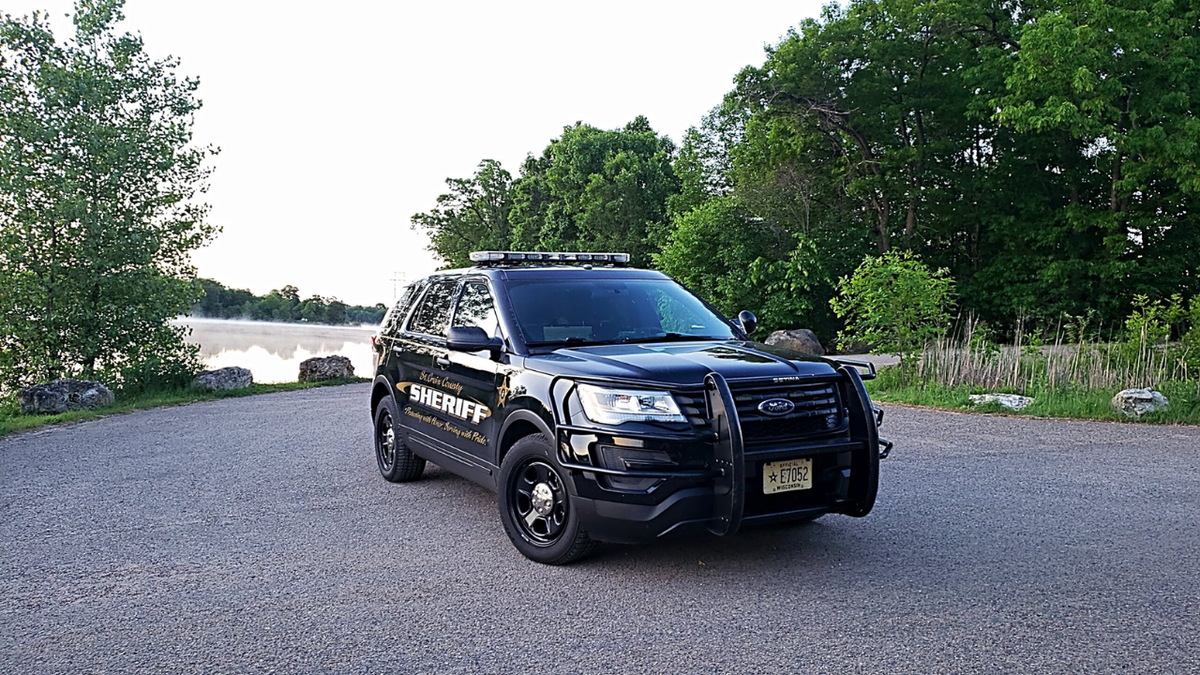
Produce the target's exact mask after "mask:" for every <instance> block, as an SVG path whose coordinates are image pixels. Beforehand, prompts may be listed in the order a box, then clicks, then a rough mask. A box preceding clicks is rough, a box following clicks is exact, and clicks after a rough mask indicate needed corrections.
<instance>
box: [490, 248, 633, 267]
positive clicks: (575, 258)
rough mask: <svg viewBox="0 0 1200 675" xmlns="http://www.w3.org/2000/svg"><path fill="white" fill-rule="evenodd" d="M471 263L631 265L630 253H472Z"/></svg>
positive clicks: (492, 264)
mask: <svg viewBox="0 0 1200 675" xmlns="http://www.w3.org/2000/svg"><path fill="white" fill-rule="evenodd" d="M471 262H473V263H475V265H476V266H479V267H493V266H500V265H520V264H529V263H576V264H583V265H592V264H596V263H599V264H601V265H612V266H614V267H624V266H625V265H628V264H629V254H628V253H583V252H577V253H569V252H562V251H558V252H546V251H471Z"/></svg>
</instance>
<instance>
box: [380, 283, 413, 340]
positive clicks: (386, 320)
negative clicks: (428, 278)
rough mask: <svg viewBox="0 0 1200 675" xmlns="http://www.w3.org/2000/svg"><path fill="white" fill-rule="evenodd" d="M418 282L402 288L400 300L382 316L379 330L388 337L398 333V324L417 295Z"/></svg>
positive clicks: (406, 314) (402, 320)
mask: <svg viewBox="0 0 1200 675" xmlns="http://www.w3.org/2000/svg"><path fill="white" fill-rule="evenodd" d="M419 286H420V284H412V285H410V286H408V287H407V288H405V289H404V293H403V294H402V295H401V296H400V301H399V302H397V303H396V305H395V306H394V307H392V308H391V309H390V310H388V313H387V316H385V317H383V326H382V328H381V331H382V332H383V334H384V335H386V336H388V337H396V336H397V335H399V334H400V325H401V324H403V323H404V319H405V317H407V316H408V310H410V309H412V304H413V300H415V299H416V297H417V290H418V288H419Z"/></svg>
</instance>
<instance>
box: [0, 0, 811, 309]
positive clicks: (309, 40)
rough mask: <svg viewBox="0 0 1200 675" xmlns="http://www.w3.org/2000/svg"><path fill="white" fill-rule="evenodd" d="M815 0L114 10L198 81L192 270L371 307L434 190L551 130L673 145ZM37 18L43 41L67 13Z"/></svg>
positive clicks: (42, 3) (418, 271)
mask: <svg viewBox="0 0 1200 675" xmlns="http://www.w3.org/2000/svg"><path fill="white" fill-rule="evenodd" d="M820 5H821V2H819V1H817V0H800V1H799V2H795V1H793V2H784V1H774V0H742V1H741V2H737V3H731V2H722V3H715V2H710V3H704V2H674V3H667V2H650V1H647V0H643V1H641V2H626V1H621V2H616V1H609V2H594V3H569V2H516V1H507V2H494V1H493V2H470V3H468V2H422V3H413V2H343V3H313V2H283V1H278V2H265V1H262V0H259V1H256V2H247V1H245V0H243V1H241V2H237V1H233V0H205V1H204V2H200V1H198V0H129V2H128V4H127V5H126V7H125V16H126V20H125V22H124V23H123V24H121V25H120V26H119V28H120V29H121V30H122V31H130V32H140V33H141V34H142V36H143V38H144V39H145V41H146V45H147V49H148V50H149V52H150V54H151V56H152V57H154V58H161V57H163V56H166V55H173V56H176V57H178V58H180V59H181V61H182V64H181V67H180V72H181V73H182V74H185V75H189V76H198V77H199V78H200V82H201V85H200V97H201V98H202V99H203V101H204V108H203V109H202V110H201V111H200V113H199V115H198V116H197V121H196V135H197V140H198V141H200V142H204V143H212V144H214V145H217V146H220V148H221V154H220V155H218V156H217V157H216V159H215V160H214V162H213V165H214V166H215V168H216V173H215V174H214V175H213V179H212V187H211V190H210V191H209V194H208V202H209V203H210V204H211V205H212V207H213V208H212V214H211V220H212V222H213V223H215V224H217V225H220V226H221V227H223V228H224V231H223V233H222V234H221V235H220V236H219V237H218V238H217V240H216V241H215V242H214V243H213V244H211V245H210V246H209V247H207V248H206V249H203V250H201V251H199V252H198V253H196V255H195V257H194V261H195V263H196V266H197V267H198V270H199V273H200V275H201V276H205V277H210V278H213V279H216V280H218V281H220V282H222V283H223V284H225V285H226V286H233V287H239V288H249V289H251V290H252V291H254V292H256V293H260V294H261V293H265V292H267V291H269V290H271V289H272V288H280V287H282V286H284V285H285V284H292V285H295V286H298V287H299V288H300V293H301V296H302V297H308V296H310V295H314V294H316V295H326V296H336V297H338V298H341V299H342V300H345V301H347V302H351V303H355V304H373V303H375V302H389V301H390V300H391V298H392V287H393V282H392V280H391V279H392V277H393V275H394V274H396V273H401V274H405V275H407V277H408V279H409V280H412V279H415V278H418V277H420V276H423V275H425V274H427V273H428V272H430V271H432V270H433V269H434V268H435V267H436V266H437V263H436V262H435V261H434V260H433V257H432V255H431V254H430V253H429V252H428V251H426V250H425V246H426V243H427V241H426V238H425V237H424V236H423V235H422V234H420V233H419V232H415V231H413V230H412V229H411V228H410V226H409V218H410V217H411V216H412V215H413V214H414V213H417V212H421V211H427V210H429V209H430V208H432V207H433V206H434V203H435V199H436V198H437V195H439V194H441V193H442V192H443V191H444V188H445V183H444V181H445V179H446V178H447V177H466V176H469V175H471V174H472V173H474V170H475V166H476V165H477V164H478V163H479V161H480V160H481V159H484V158H490V159H496V160H499V161H500V162H501V163H503V165H504V167H505V168H506V169H508V170H509V171H510V172H511V173H512V174H513V175H514V176H516V175H517V172H518V169H519V166H520V163H521V161H522V160H523V159H524V158H525V156H526V154H528V153H541V151H542V149H543V148H545V146H546V145H547V144H548V143H549V141H550V140H551V139H552V138H555V137H557V136H558V135H559V134H560V133H561V131H562V128H563V127H564V126H566V125H569V124H573V123H574V122H575V121H577V120H579V121H583V122H585V123H588V124H592V125H594V126H597V127H600V128H604V129H612V128H617V127H620V126H623V125H624V124H625V123H627V122H629V121H630V120H632V119H633V118H634V117H636V116H637V115H639V114H640V115H645V116H646V117H647V118H648V119H649V120H650V124H651V125H652V126H653V127H654V129H655V130H656V131H658V132H659V133H665V134H667V135H668V136H670V137H671V138H672V139H673V140H675V141H676V142H677V143H678V142H679V141H680V139H681V138H682V135H683V132H684V131H685V130H686V129H687V128H688V127H689V126H693V125H696V124H699V122H700V118H701V116H703V115H704V114H705V113H706V112H707V111H708V110H709V109H711V108H712V107H713V106H715V105H717V104H718V103H720V101H721V97H722V96H723V95H724V94H725V93H726V92H727V91H729V90H730V89H731V88H732V86H733V85H732V80H733V77H734V75H736V74H737V72H738V71H739V70H740V69H741V68H742V67H743V66H746V65H761V64H762V62H763V60H764V54H763V47H764V45H767V44H774V43H776V42H778V41H779V39H780V38H782V37H783V35H784V34H785V33H786V32H787V30H788V28H790V27H794V26H796V25H797V24H799V22H800V21H801V20H802V19H804V18H805V17H809V16H816V15H817V13H818V11H819V9H820ZM34 9H43V10H48V11H49V12H50V13H51V16H52V17H53V18H54V19H55V24H54V25H55V34H56V36H58V38H59V39H60V40H65V39H66V38H67V37H68V36H69V35H70V29H71V26H70V23H69V22H68V21H67V20H66V19H65V18H63V15H65V14H67V13H69V12H70V11H71V1H70V0H4V7H3V9H0V11H3V12H5V13H9V14H14V15H22V14H27V13H29V12H30V11H32V10H34Z"/></svg>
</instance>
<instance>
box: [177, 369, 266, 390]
mask: <svg viewBox="0 0 1200 675" xmlns="http://www.w3.org/2000/svg"><path fill="white" fill-rule="evenodd" d="M252 384H254V376H253V375H252V374H251V373H250V371H249V370H247V369H245V368H239V367H237V366H230V367H228V368H218V369H217V370H205V371H202V372H200V373H199V374H197V375H196V378H195V379H193V380H192V386H193V387H195V388H196V389H203V390H204V391H223V390H226V389H244V388H246V387H249V386H250V385H252Z"/></svg>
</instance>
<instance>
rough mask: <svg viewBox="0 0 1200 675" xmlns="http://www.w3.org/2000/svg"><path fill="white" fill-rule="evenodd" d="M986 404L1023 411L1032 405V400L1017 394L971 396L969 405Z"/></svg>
mask: <svg viewBox="0 0 1200 675" xmlns="http://www.w3.org/2000/svg"><path fill="white" fill-rule="evenodd" d="M988 403H998V404H1000V405H1002V406H1004V407H1005V408H1008V409H1009V410H1024V409H1025V408H1028V407H1029V404H1030V403H1033V399H1031V398H1029V397H1028V396H1020V395H1018V394H971V405H987V404H988Z"/></svg>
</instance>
